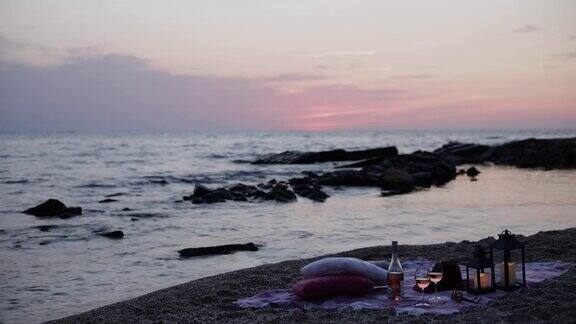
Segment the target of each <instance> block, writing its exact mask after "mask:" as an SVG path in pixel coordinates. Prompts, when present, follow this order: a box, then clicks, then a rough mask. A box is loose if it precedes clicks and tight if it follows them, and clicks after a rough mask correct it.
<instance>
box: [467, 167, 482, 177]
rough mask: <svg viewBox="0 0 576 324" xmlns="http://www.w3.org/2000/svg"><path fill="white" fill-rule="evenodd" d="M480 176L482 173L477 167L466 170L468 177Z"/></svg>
mask: <svg viewBox="0 0 576 324" xmlns="http://www.w3.org/2000/svg"><path fill="white" fill-rule="evenodd" d="M479 174H480V171H478V169H476V168H475V167H470V168H468V170H466V175H467V176H469V177H475V176H477V175H479Z"/></svg>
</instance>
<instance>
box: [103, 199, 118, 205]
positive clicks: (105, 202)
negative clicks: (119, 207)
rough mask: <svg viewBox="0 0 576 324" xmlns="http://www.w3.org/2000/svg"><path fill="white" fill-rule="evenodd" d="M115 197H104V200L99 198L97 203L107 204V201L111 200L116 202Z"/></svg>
mask: <svg viewBox="0 0 576 324" xmlns="http://www.w3.org/2000/svg"><path fill="white" fill-rule="evenodd" d="M117 201H118V200H117V199H111V198H106V199H104V200H100V201H99V202H98V203H100V204H107V203H111V202H117Z"/></svg>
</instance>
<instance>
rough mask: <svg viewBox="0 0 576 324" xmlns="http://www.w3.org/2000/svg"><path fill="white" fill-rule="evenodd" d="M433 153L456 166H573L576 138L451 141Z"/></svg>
mask: <svg viewBox="0 0 576 324" xmlns="http://www.w3.org/2000/svg"><path fill="white" fill-rule="evenodd" d="M434 153H436V154H439V155H440V156H442V157H444V158H445V159H448V160H450V161H452V162H453V163H454V164H456V165H459V164H471V163H485V162H491V163H495V164H498V165H512V166H516V167H519V168H543V169H574V168H576V138H555V139H535V138H529V139H525V140H520V141H512V142H509V143H505V144H500V145H494V146H488V145H480V144H469V143H468V144H464V143H456V142H451V143H448V144H446V145H444V146H442V147H441V148H439V149H437V150H436V151H434Z"/></svg>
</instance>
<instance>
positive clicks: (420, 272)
mask: <svg viewBox="0 0 576 324" xmlns="http://www.w3.org/2000/svg"><path fill="white" fill-rule="evenodd" d="M414 281H416V285H418V288H420V289H422V298H421V299H420V302H419V303H418V304H416V305H414V306H420V307H426V306H430V304H428V303H426V301H425V300H424V289H426V287H428V286H429V285H430V268H429V267H428V266H424V265H420V266H418V267H417V268H416V272H414Z"/></svg>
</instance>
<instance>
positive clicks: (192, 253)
mask: <svg viewBox="0 0 576 324" xmlns="http://www.w3.org/2000/svg"><path fill="white" fill-rule="evenodd" d="M237 251H258V246H257V245H256V244H254V243H252V242H250V243H246V244H227V245H217V246H208V247H199V248H188V249H182V250H180V251H178V253H179V254H180V257H181V258H191V257H197V256H204V255H217V254H230V253H234V252H237Z"/></svg>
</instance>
